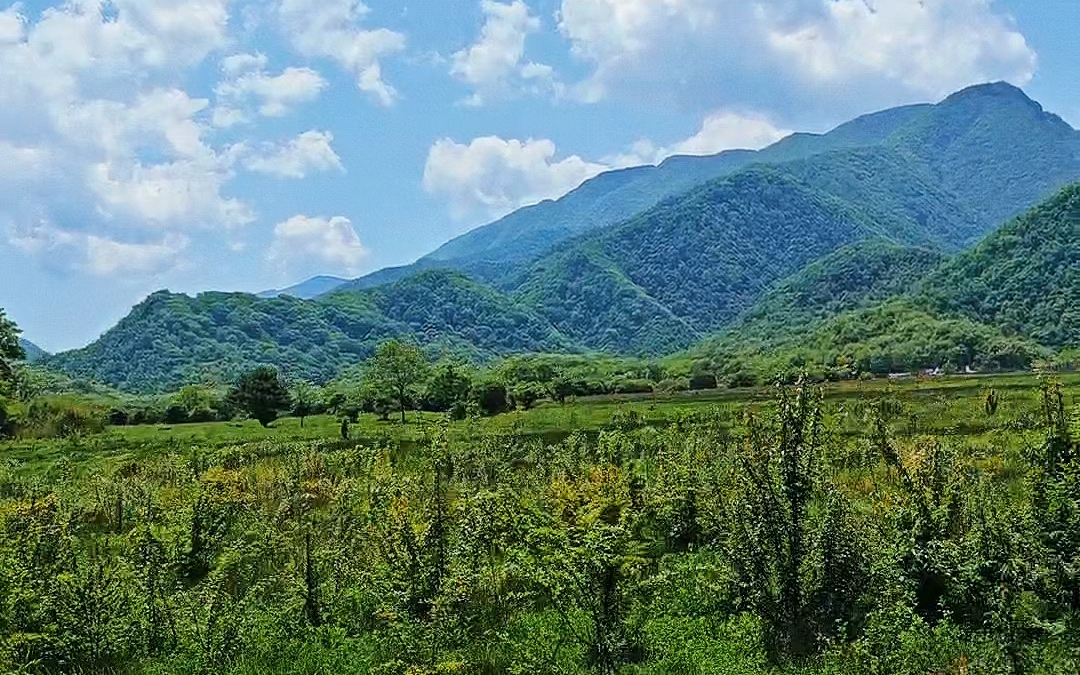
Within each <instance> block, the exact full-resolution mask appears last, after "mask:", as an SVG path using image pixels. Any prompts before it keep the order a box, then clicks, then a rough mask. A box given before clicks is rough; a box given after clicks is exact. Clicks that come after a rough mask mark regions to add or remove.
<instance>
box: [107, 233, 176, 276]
mask: <svg viewBox="0 0 1080 675" xmlns="http://www.w3.org/2000/svg"><path fill="white" fill-rule="evenodd" d="M188 243H189V239H188V238H187V237H185V236H183V235H178V234H169V235H167V236H166V237H165V238H164V239H163V240H162V241H161V242H160V243H152V244H127V243H123V242H118V241H113V240H111V239H107V238H105V237H98V236H96V235H87V237H86V265H87V270H88V271H89V272H90V273H91V274H95V275H97V276H112V275H115V274H117V273H133V272H155V271H157V270H160V269H162V268H164V267H168V266H170V265H172V264H174V262H175V259H176V257H177V256H178V255H179V254H180V253H181V252H182V251H183V250H184V249H185V248H187V246H188Z"/></svg>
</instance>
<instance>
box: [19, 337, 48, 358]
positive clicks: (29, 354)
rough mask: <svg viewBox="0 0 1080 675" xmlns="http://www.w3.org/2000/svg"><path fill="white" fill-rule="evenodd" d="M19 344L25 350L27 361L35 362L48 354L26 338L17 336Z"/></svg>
mask: <svg viewBox="0 0 1080 675" xmlns="http://www.w3.org/2000/svg"><path fill="white" fill-rule="evenodd" d="M19 345H20V346H21V347H22V348H23V351H24V352H26V362H27V363H37V362H38V361H40V360H41V359H43V358H45V357H46V356H48V353H47V352H46V351H45V350H44V349H42V348H41V347H38V346H37V345H36V344H34V343H33V342H30V341H29V340H27V339H26V338H19Z"/></svg>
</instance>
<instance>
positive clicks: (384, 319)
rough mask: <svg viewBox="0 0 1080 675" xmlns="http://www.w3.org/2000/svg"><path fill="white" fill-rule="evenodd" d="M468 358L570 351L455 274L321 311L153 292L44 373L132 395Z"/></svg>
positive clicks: (230, 296) (234, 296)
mask: <svg viewBox="0 0 1080 675" xmlns="http://www.w3.org/2000/svg"><path fill="white" fill-rule="evenodd" d="M400 336H404V337H412V338H414V339H415V340H416V341H417V342H419V343H420V344H422V345H424V346H425V347H426V348H428V349H430V350H431V351H433V352H451V353H463V354H465V355H467V356H469V357H472V358H482V357H491V356H496V355H500V354H507V353H511V352H517V351H522V350H530V349H536V350H538V351H539V350H562V349H567V348H568V342H567V341H566V340H565V339H563V338H561V337H560V336H559V335H558V334H557V333H556V332H555V331H554V330H553V329H552V328H551V326H550V325H549V324H547V323H546V322H545V321H543V320H541V319H539V318H537V317H536V316H535V315H534V314H531V313H530V312H528V311H527V310H523V309H519V308H518V307H517V306H516V305H515V304H514V303H513V302H512V301H511V300H510V299H509V298H507V297H505V296H503V295H501V294H499V293H497V292H495V291H491V290H490V289H486V288H483V287H480V286H479V285H477V284H475V283H473V282H470V281H468V280H467V279H465V278H464V277H461V276H460V275H457V274H451V273H443V272H438V273H435V272H433V273H429V274H425V275H420V276H418V277H414V278H412V279H409V280H406V281H403V282H400V283H399V284H396V285H394V286H393V287H390V288H387V289H379V290H375V291H371V292H367V293H339V294H334V295H330V296H327V297H325V298H321V299H319V300H314V301H311V300H300V299H297V298H292V297H280V298H272V299H264V298H257V297H255V296H252V295H245V294H240V293H203V294H201V295H199V296H198V297H194V298H192V297H189V296H186V295H179V294H173V293H168V292H165V291H163V292H159V293H155V294H153V295H151V296H150V297H149V298H147V299H146V300H145V301H144V302H142V303H141V304H139V305H138V306H137V307H135V308H134V309H133V310H132V312H131V313H130V314H129V315H128V316H126V317H125V318H124V319H123V320H121V321H120V323H119V324H118V325H117V326H116V327H114V328H112V329H111V330H109V331H108V332H107V333H105V335H103V336H102V337H101V338H100V339H99V340H97V341H96V342H94V343H93V344H91V345H90V346H89V347H86V348H85V349H80V350H77V351H74V352H67V353H64V354H59V355H56V356H52V357H49V358H47V359H45V361H44V363H45V364H47V365H48V366H50V367H53V368H58V369H63V370H64V371H66V372H68V373H70V374H72V375H74V376H77V377H81V378H85V379H91V380H97V381H100V382H105V383H108V384H111V385H114V386H117V387H120V388H123V389H126V390H130V391H136V392H160V391H167V390H175V389H177V388H178V387H180V386H182V385H185V384H197V383H203V382H219V383H220V382H232V381H234V380H235V379H236V378H237V377H238V376H239V375H240V374H242V373H244V372H246V371H248V370H250V369H251V368H253V367H255V366H257V365H270V366H274V367H276V368H278V369H280V370H281V371H282V373H283V374H285V375H286V376H287V377H288V378H292V379H308V380H315V381H323V382H324V381H328V380H330V379H333V378H334V377H336V376H337V375H339V374H340V373H341V372H342V371H343V370H345V369H346V368H347V367H348V366H350V365H354V364H357V363H359V362H361V361H362V360H363V359H365V358H367V357H368V356H370V355H371V354H372V353H373V352H374V349H375V346H376V345H377V344H378V343H380V342H382V341H384V340H387V339H389V338H392V337H400Z"/></svg>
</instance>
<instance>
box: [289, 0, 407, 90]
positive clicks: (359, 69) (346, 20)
mask: <svg viewBox="0 0 1080 675" xmlns="http://www.w3.org/2000/svg"><path fill="white" fill-rule="evenodd" d="M369 12H370V10H369V9H368V7H367V6H366V5H364V4H363V3H362V2H359V1H358V0H281V4H280V5H279V6H278V17H279V19H280V21H281V25H282V27H283V29H284V30H285V32H286V33H287V34H288V36H289V38H290V40H291V42H292V45H293V47H294V48H295V49H296V50H297V51H298V52H299V53H300V54H302V55H304V56H308V57H325V58H329V59H332V60H334V61H336V62H337V63H338V64H339V65H340V66H341V67H343V68H345V69H346V70H347V71H349V72H350V73H352V75H353V76H354V77H355V78H356V83H357V86H358V87H359V88H360V89H361V90H362V91H364V92H367V93H368V94H370V95H371V96H372V97H373V98H375V100H377V101H378V102H379V103H381V104H382V105H389V104H390V103H392V102H393V101H394V99H395V98H397V91H396V90H395V89H394V88H393V87H391V86H390V85H389V84H387V83H386V82H385V81H384V80H383V77H382V66H381V63H380V61H381V59H383V58H384V57H386V56H390V55H392V54H395V53H397V52H400V51H401V50H403V49H404V48H405V36H403V35H402V34H400V33H396V32H394V31H391V30H388V29H386V28H376V29H373V30H367V29H363V28H360V23H361V21H362V20H363V18H364V17H365V16H366V15H367V14H368V13H369Z"/></svg>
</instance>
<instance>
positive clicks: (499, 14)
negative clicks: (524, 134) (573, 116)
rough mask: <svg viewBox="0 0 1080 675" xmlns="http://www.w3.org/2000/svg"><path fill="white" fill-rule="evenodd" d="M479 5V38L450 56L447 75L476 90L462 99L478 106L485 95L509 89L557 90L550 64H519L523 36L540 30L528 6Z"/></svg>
mask: <svg viewBox="0 0 1080 675" xmlns="http://www.w3.org/2000/svg"><path fill="white" fill-rule="evenodd" d="M480 8H481V11H482V12H483V14H484V26H483V28H482V29H481V31H480V36H479V38H478V39H477V41H476V42H475V43H473V44H472V45H471V46H469V47H467V48H465V49H462V50H460V51H458V52H456V53H455V54H454V55H453V57H452V59H451V68H450V73H451V75H453V76H454V77H456V78H457V79H459V80H461V81H462V82H465V83H467V84H469V85H471V86H472V87H473V88H474V89H475V90H476V91H475V93H474V94H473V95H472V97H470V98H469V99H467V101H466V102H467V103H469V104H471V105H482V104H483V103H484V102H485V100H486V99H487V98H490V97H492V96H499V95H503V94H506V93H509V92H511V91H522V90H526V91H535V92H537V93H548V92H554V93H558V92H559V91H560V89H561V85H560V84H559V83H558V81H557V79H556V77H555V72H554V70H553V69H552V68H551V67H550V66H547V65H544V64H540V63H533V62H526V63H522V60H523V59H524V57H525V39H526V37H527V36H528V35H529V34H531V33H535V32H537V31H539V30H540V19H538V18H537V17H536V16H534V15H533V14H532V12H531V11H530V10H529V6H528V5H526V4H525V3H524V2H521V1H520V0H515V2H512V3H508V4H504V3H501V2H494V1H493V0H482V2H481V3H480Z"/></svg>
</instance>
